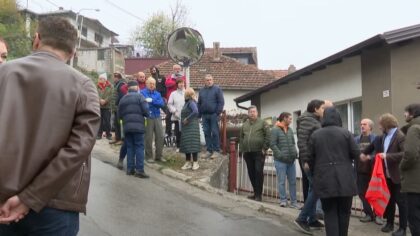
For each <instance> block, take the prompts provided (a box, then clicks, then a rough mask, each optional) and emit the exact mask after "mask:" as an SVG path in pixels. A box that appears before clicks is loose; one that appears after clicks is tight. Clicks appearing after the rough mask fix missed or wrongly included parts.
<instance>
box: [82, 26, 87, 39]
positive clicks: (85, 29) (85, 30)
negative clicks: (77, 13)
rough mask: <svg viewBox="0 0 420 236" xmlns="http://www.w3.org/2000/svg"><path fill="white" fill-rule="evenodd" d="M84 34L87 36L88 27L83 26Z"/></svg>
mask: <svg viewBox="0 0 420 236" xmlns="http://www.w3.org/2000/svg"><path fill="white" fill-rule="evenodd" d="M82 35H83V36H85V37H87V28H86V27H82Z"/></svg>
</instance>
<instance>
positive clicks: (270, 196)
mask: <svg viewBox="0 0 420 236" xmlns="http://www.w3.org/2000/svg"><path fill="white" fill-rule="evenodd" d="M236 150H238V149H236ZM236 155H237V156H236V157H237V158H236V160H237V164H236V167H237V170H236V173H237V175H236V176H237V179H236V191H237V194H246V193H251V192H253V189H252V185H251V182H250V180H249V177H248V171H247V167H246V163H245V160H244V159H243V157H242V156H240V155H239V153H238V152H237V153H236ZM296 178H297V181H296V195H297V199H298V202H300V203H303V188H302V173H301V170H300V166H299V163H298V161H296ZM286 190H287V194H288V193H289V186H288V183H287V181H286ZM263 196H264V199H263V201H265V202H270V203H277V204H279V203H280V201H279V194H278V184H277V174H276V169H275V166H274V158H273V156H272V153H271V152H270V151H269V152H268V155H267V156H266V159H265V165H264V185H263ZM397 213H398V212H397ZM352 214H353V215H356V216H362V214H363V206H362V202H361V201H360V199H359V197H357V196H355V197H354V198H353V204H352Z"/></svg>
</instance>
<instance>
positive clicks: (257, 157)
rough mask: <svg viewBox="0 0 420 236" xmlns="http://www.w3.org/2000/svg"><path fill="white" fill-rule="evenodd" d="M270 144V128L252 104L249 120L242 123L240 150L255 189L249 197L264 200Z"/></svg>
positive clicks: (249, 110)
mask: <svg viewBox="0 0 420 236" xmlns="http://www.w3.org/2000/svg"><path fill="white" fill-rule="evenodd" d="M269 146H270V128H269V127H268V124H267V123H266V122H265V121H263V120H262V119H260V118H259V117H258V110H257V107H256V106H250V107H249V109H248V120H247V121H245V123H244V124H243V125H242V128H241V131H240V134H239V151H240V152H242V153H243V157H244V159H245V162H246V166H247V169H248V176H249V180H250V181H251V184H252V188H253V189H254V195H252V196H249V197H248V198H249V199H253V200H256V201H261V200H262V198H261V197H262V190H263V184H264V163H265V153H266V152H267V149H268V148H269Z"/></svg>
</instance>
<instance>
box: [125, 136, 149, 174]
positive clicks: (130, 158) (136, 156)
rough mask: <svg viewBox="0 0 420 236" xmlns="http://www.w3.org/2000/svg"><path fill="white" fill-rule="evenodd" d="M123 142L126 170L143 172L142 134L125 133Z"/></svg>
mask: <svg viewBox="0 0 420 236" xmlns="http://www.w3.org/2000/svg"><path fill="white" fill-rule="evenodd" d="M124 143H127V172H131V171H133V170H134V169H135V170H136V171H137V172H144V134H143V133H126V134H125V140H124Z"/></svg>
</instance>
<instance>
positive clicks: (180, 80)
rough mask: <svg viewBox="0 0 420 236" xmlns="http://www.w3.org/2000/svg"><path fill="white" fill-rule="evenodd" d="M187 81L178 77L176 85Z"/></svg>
mask: <svg viewBox="0 0 420 236" xmlns="http://www.w3.org/2000/svg"><path fill="white" fill-rule="evenodd" d="M184 82H185V81H184V80H183V79H181V78H178V79H176V82H175V83H176V85H178V84H179V83H184Z"/></svg>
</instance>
